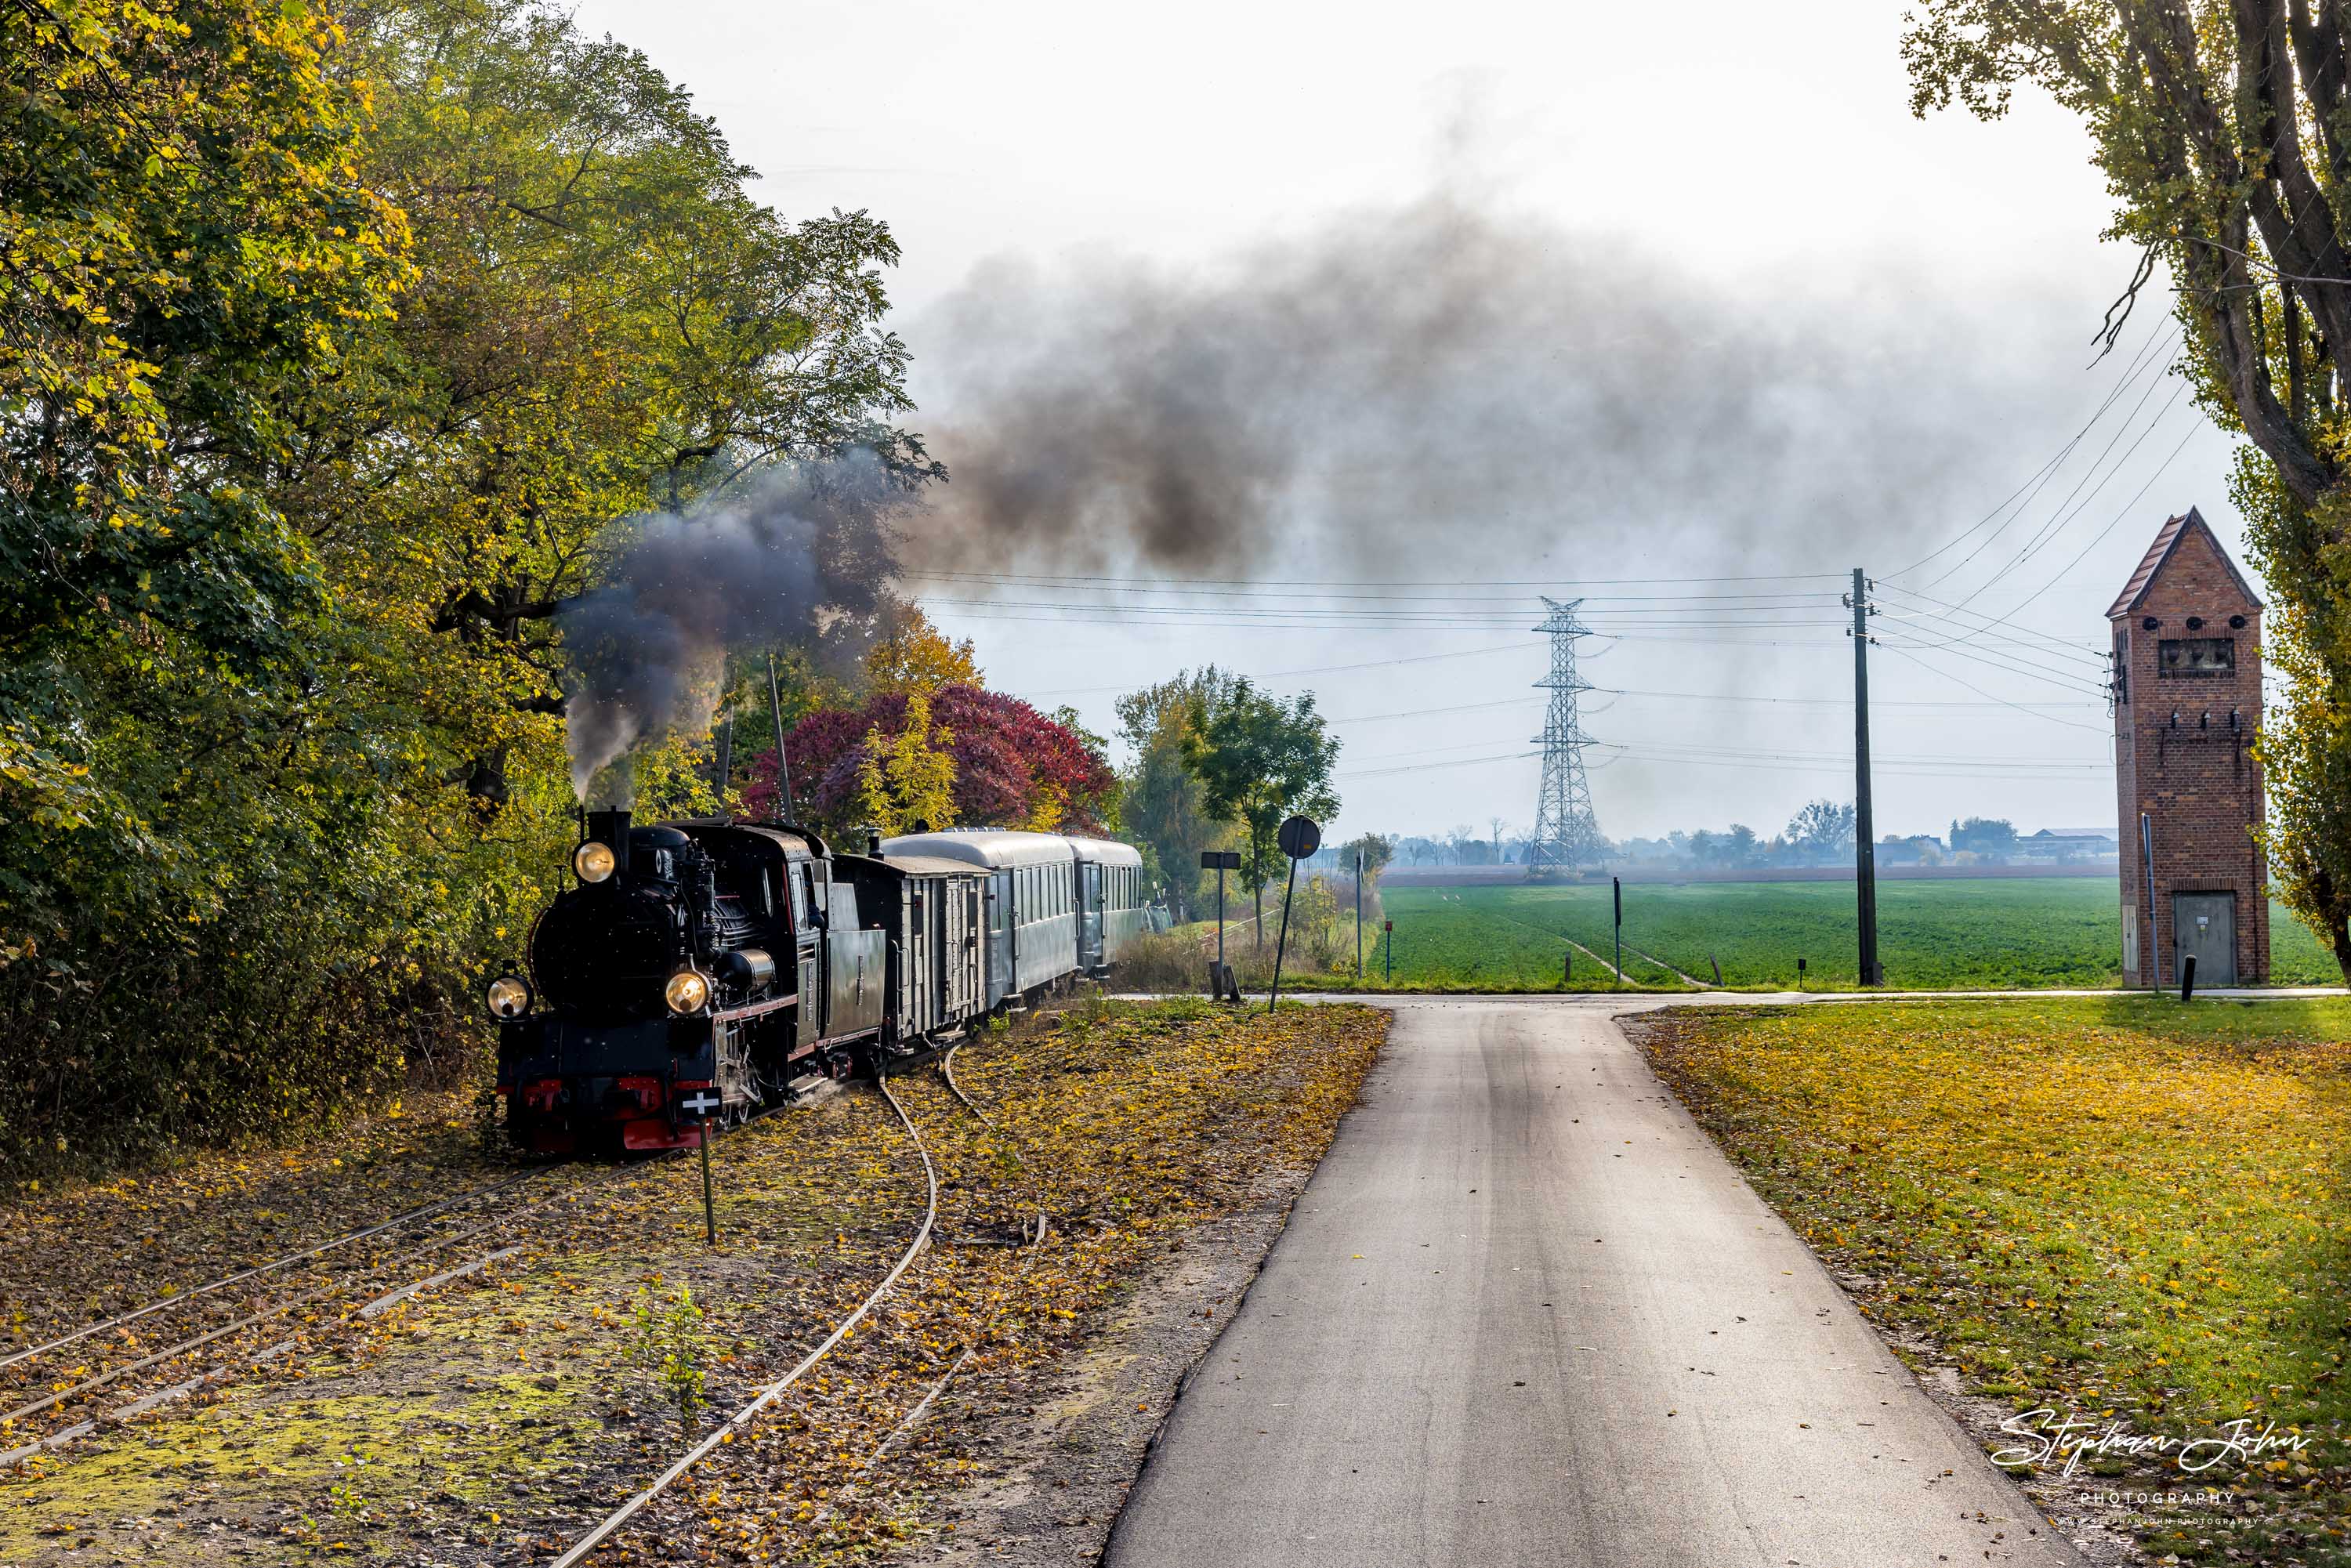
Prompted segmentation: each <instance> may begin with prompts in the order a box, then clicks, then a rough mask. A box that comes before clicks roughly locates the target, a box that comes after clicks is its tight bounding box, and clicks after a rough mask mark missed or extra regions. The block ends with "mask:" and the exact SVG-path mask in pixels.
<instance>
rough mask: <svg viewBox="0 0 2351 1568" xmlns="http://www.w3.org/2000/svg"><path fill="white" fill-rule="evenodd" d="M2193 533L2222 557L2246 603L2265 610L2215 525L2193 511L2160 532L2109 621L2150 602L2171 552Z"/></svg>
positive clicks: (2124, 587) (2132, 574)
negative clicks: (2149, 594) (2150, 593)
mask: <svg viewBox="0 0 2351 1568" xmlns="http://www.w3.org/2000/svg"><path fill="white" fill-rule="evenodd" d="M2191 531H2193V532H2200V533H2201V534H2203V536H2204V538H2205V540H2206V542H2207V543H2209V544H2210V545H2211V547H2212V553H2213V554H2214V555H2216V556H2218V557H2220V564H2221V565H2223V566H2225V567H2227V568H2228V569H2229V575H2230V576H2231V578H2233V579H2234V580H2236V584H2237V591H2239V592H2240V593H2242V594H2243V595H2244V596H2245V599H2246V601H2247V602H2248V603H2250V604H2251V605H2252V607H2253V608H2254V609H2256V610H2259V609H2260V608H2261V607H2262V601H2261V598H2260V596H2259V595H2257V594H2255V593H2254V592H2253V590H2252V585H2251V584H2250V583H2248V582H2246V580H2245V574H2244V573H2242V572H2241V571H2239V570H2237V563H2236V562H2235V561H2233V560H2231V559H2229V552H2228V551H2227V550H2226V549H2222V548H2221V546H2220V539H2219V538H2216V537H2215V536H2214V535H2213V532H2212V525H2210V523H2208V522H2206V521H2205V520H2204V514H2203V513H2201V512H2199V511H2198V510H2197V509H2196V508H2195V507H2189V508H2188V509H2187V510H2186V511H2184V512H2182V513H2180V514H2179V516H2178V517H2173V518H2171V519H2170V520H2169V521H2168V522H2166V523H2165V524H2164V525H2163V527H2162V528H2160V529H2158V530H2157V532H2156V536H2155V542H2154V543H2153V544H2151V545H2149V546H2147V555H2146V557H2145V558H2144V559H2141V560H2140V562H2139V563H2138V570H2137V571H2134V572H2132V573H2131V574H2130V580H2129V581H2128V582H2126V583H2124V584H2123V591H2122V595H2121V597H2119V598H2117V599H2116V601H2115V602H2114V604H2113V606H2112V607H2111V608H2110V609H2108V610H2107V612H2106V619H2107V620H2109V621H2111V620H2113V619H2114V618H2115V617H2116V616H2117V615H2127V614H2129V613H2130V612H2132V611H2134V610H2137V608H2138V607H2139V606H2140V605H2141V604H2142V603H2144V602H2146V600H2147V589H2148V588H2149V587H2150V586H2151V585H2152V584H2153V583H2154V581H2155V574H2156V573H2157V572H2158V571H2161V570H2163V563H2164V562H2165V561H2167V560H2169V559H2171V552H2172V551H2174V550H2176V549H2179V541H2180V540H2181V539H2182V538H2186V537H2187V536H2188V535H2189V533H2190V532H2191Z"/></svg>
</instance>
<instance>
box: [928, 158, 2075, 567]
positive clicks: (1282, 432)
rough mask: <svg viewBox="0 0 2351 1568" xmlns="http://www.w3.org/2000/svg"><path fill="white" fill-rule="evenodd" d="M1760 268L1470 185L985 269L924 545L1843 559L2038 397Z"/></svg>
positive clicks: (934, 321)
mask: <svg viewBox="0 0 2351 1568" xmlns="http://www.w3.org/2000/svg"><path fill="white" fill-rule="evenodd" d="M1752 292H1753V294H1754V296H1755V298H1751V299H1745V298H1733V297H1731V296H1730V295H1729V294H1728V293H1726V292H1725V290H1724V289H1723V288H1722V287H1720V286H1718V285H1713V284H1708V283H1706V282H1702V281H1700V280H1698V279H1696V278H1694V277H1692V276H1690V275H1689V273H1688V272H1687V270H1686V269H1684V268H1682V267H1677V266H1676V265H1673V264H1672V263H1671V262H1670V261H1661V260H1658V259H1657V258H1655V257H1652V256H1641V255H1638V254H1635V253H1634V252H1632V251H1629V250H1628V249H1627V248H1626V247H1625V246H1623V245H1622V244H1620V243H1617V242H1614V241H1612V240H1609V239H1607V238H1605V237H1601V236H1593V235H1574V234H1568V233H1562V232H1560V231H1557V230H1554V229H1552V228H1548V227H1545V226H1541V225H1535V224H1531V223H1520V222H1514V221H1510V220H1506V219H1502V218H1499V217H1496V216H1493V215H1490V214H1484V213H1480V212H1478V211H1474V210H1468V209H1466V208H1465V207H1463V206H1461V205H1459V204H1456V203H1454V202H1451V201H1449V200H1446V199H1431V200H1427V201H1424V202H1421V203H1419V204H1416V205H1412V206H1408V207H1404V208H1400V209H1396V210H1392V211H1387V212H1381V213H1373V214H1357V215H1354V216H1352V217H1348V218H1345V219H1343V220H1340V221H1337V222H1334V223H1332V224H1331V225H1328V226H1326V227H1324V228H1322V229H1320V230H1318V231H1316V232H1313V233H1311V234H1310V235H1307V236H1305V237H1304V238H1302V239H1300V240H1296V241H1291V242H1285V243H1281V244H1276V245H1271V246H1265V247H1263V248H1260V249H1259V250H1257V251H1254V252H1252V253H1250V254H1249V255H1247V256H1243V257H1242V258H1240V259H1239V261H1238V263H1237V264H1235V265H1233V266H1230V267H1223V268H1218V269H1214V270H1213V271H1210V272H1204V273H1199V274H1192V275H1180V274H1176V273H1172V272H1168V271H1165V270H1161V269H1156V268H1154V267H1147V266H1144V265H1141V264H1132V263H1129V264H1117V263H1106V262H1105V261H1103V260H1102V258H1100V257H1092V258H1089V259H1088V261H1087V263H1086V265H1085V267H1084V268H1083V270H1082V271H1081V272H1074V273H1069V274H1061V273H1051V274H1049V273H1045V272H1040V271H1038V270H1036V269H1033V268H1028V267H1021V266H1019V265H1013V264H1001V263H999V264H992V265H990V266H989V267H986V268H983V269H982V271H981V272H980V273H979V274H978V275H977V276H976V277H974V279H973V280H972V281H971V282H970V283H969V284H968V285H967V287H965V288H964V289H963V290H962V291H960V292H959V293H958V294H957V295H956V296H955V297H954V298H951V299H950V300H949V301H947V302H946V303H945V304H943V305H942V306H941V307H940V308H939V309H938V311H937V312H936V314H935V315H934V316H933V317H932V318H930V319H928V320H926V321H925V323H924V324H923V327H922V329H921V330H920V331H918V332H917V334H916V337H917V339H918V343H919V347H920V349H921V359H920V361H919V363H920V366H921V369H922V374H923V376H924V378H925V388H924V392H925V397H924V401H925V409H926V411H927V423H929V425H930V427H931V431H932V434H933V439H934V447H935V450H936V451H937V452H938V454H939V455H941V456H942V457H943V458H944V459H945V460H946V465H947V467H948V470H949V473H950V474H951V475H952V481H951V483H949V484H948V485H947V486H945V487H944V488H942V489H938V490H935V491H934V492H933V494H932V498H931V499H932V506H933V508H934V512H935V516H934V517H933V518H932V519H931V521H930V524H929V525H928V526H927V527H926V528H923V529H921V530H920V531H919V532H918V533H917V534H916V536H915V537H914V538H912V539H911V540H910V549H909V551H908V555H909V564H910V565H912V566H914V567H918V568H920V567H934V568H941V569H945V568H963V569H970V568H982V569H989V568H992V569H993V570H1004V569H1005V568H1006V567H1007V566H1008V565H1025V566H1029V567H1031V568H1034V567H1035V566H1036V564H1037V563H1040V562H1041V561H1044V560H1048V559H1050V560H1055V561H1061V562H1067V563H1070V564H1068V565H1066V566H1061V567H1058V568H1045V569H1044V570H1070V571H1080V572H1083V571H1088V570H1102V569H1106V568H1107V569H1116V568H1118V567H1120V566H1123V565H1132V566H1140V567H1143V568H1144V569H1145V570H1149V569H1154V568H1156V569H1159V570H1169V571H1173V572H1175V573H1179V574H1188V575H1226V576H1254V575H1260V574H1264V575H1279V573H1280V570H1281V569H1282V567H1283V565H1284V564H1285V563H1289V562H1295V561H1296V560H1298V559H1301V558H1307V557H1311V558H1319V559H1323V560H1326V561H1335V562H1344V563H1347V564H1350V565H1353V566H1356V567H1361V568H1364V569H1365V570H1366V574H1367V575H1371V576H1376V577H1380V578H1404V579H1409V578H1410V577H1412V576H1413V575H1414V574H1415V573H1416V572H1420V571H1426V570H1430V568H1431V567H1432V566H1434V565H1442V566H1443V567H1444V568H1445V570H1443V571H1442V573H1441V574H1440V575H1442V576H1444V577H1447V578H1459V577H1468V576H1474V575H1476V574H1477V573H1479V571H1492V572H1494V573H1495V575H1497V576H1505V577H1507V576H1510V575H1514V574H1513V573H1512V572H1511V571H1510V570H1503V569H1506V568H1510V567H1514V566H1520V565H1524V564H1529V563H1531V562H1533V561H1536V560H1540V559H1541V556H1542V554H1543V553H1544V552H1545V551H1547V550H1548V551H1552V552H1554V553H1553V554H1552V570H1554V571H1557V572H1558V573H1559V574H1560V575H1562V576H1572V575H1592V576H1613V575H1618V574H1619V571H1620V570H1621V569H1622V568H1623V566H1624V564H1625V563H1624V562H1623V561H1622V560H1615V561H1611V560H1608V559H1605V558H1604V557H1601V556H1598V555H1595V554H1593V553H1592V552H1593V550H1594V549H1595V548H1605V547H1609V546H1612V545H1614V546H1617V547H1623V546H1627V545H1631V544H1634V543H1635V542H1637V543H1638V545H1639V546H1640V547H1641V548H1642V549H1644V550H1649V551H1657V552H1660V553H1659V554H1657V555H1656V556H1655V557H1653V563H1654V564H1653V567H1652V568H1651V570H1658V571H1665V572H1670V571H1675V570H1695V569H1696V568H1697V565H1698V563H1701V562H1709V561H1710V562H1714V563H1716V564H1717V565H1719V567H1721V568H1723V569H1725V570H1737V569H1738V567H1739V565H1740V563H1741V562H1742V561H1743V560H1745V559H1748V558H1750V557H1770V558H1775V559H1787V557H1788V554H1789V552H1790V550H1791V549H1797V550H1801V551H1802V552H1803V553H1804V555H1805V556H1806V557H1807V558H1808V559H1809V558H1811V557H1815V556H1824V555H1826V556H1827V559H1828V560H1829V564H1830V565H1832V566H1836V565H1844V564H1848V562H1847V560H1846V559H1845V557H1844V551H1843V550H1842V549H1840V550H1837V551H1836V552H1835V553H1834V555H1828V554H1827V550H1826V547H1830V546H1833V545H1838V544H1840V543H1843V542H1845V541H1855V542H1858V541H1859V540H1860V539H1863V538H1868V539H1872V540H1876V539H1883V538H1886V536H1887V535H1888V534H1891V533H1896V532H1901V531H1906V530H1910V529H1925V528H1941V527H1943V526H1944V525H1945V523H1946V522H1947V520H1948V516H1949V514H1948V513H1945V512H1942V511H1939V510H1938V509H1937V508H1936V507H1934V506H1933V505H1932V502H1933V500H1934V499H1936V498H1937V497H1936V496H1935V492H1937V491H1938V489H1941V488H1943V487H1946V486H1950V487H1952V488H1953V489H1954V491H1955V493H1956V494H1958V495H1960V496H1963V497H1968V498H1972V497H1973V496H1974V494H1975V492H1976V490H1978V489H1980V487H1981V486H1980V483H1978V482H1977V481H1979V480H1980V463H1981V462H1982V460H1983V459H1984V458H1985V457H1986V456H1987V455H1990V454H1991V453H1993V452H1995V451H1999V450H2001V445H2000V444H1998V443H1997V440H1996V437H1997V436H1998V435H2000V434H2009V435H2011V436H2013V435H2014V434H2015V433H2016V429H2017V428H2018V427H2020V426H2022V425H2023V424H2024V423H2026V421H2027V420H2028V419H2029V418H2030V417H2031V416H2032V414H2033V413H2037V412H2038V411H2032V410H2023V409H2019V408H2017V407H2016V406H2015V400H2014V396H2013V393H2012V392H2005V391H2004V390H2002V389H1998V388H1994V387H1988V386H1984V385H1980V384H1966V383H1965V382H1963V380H1961V379H1959V372H1957V371H1956V370H1955V367H1958V366H1962V365H1965V364H1969V363H1971V362H1972V363H1980V362H1981V361H1983V359H1984V358H1986V357H1987V350H1991V351H1993V352H1996V351H1997V345H1996V343H1988V342H1987V341H1986V339H1987V336H1988V334H1987V332H1986V326H1985V323H1984V322H1983V321H1981V320H1977V321H1966V320H1961V319H1959V318H1957V317H1956V316H1952V315H1947V314H1942V313H1938V311H1936V310H1935V309H1934V308H1932V307H1931V306H1928V308H1919V307H1917V305H1916V304H1915V303H1906V305H1905V307H1904V308H1902V309H1901V310H1900V311H1899V312H1897V311H1896V310H1894V309H1892V308H1882V307H1881V308H1873V307H1871V306H1870V305H1868V304H1867V303H1865V302H1860V301H1855V300H1851V299H1843V298H1826V297H1824V296H1823V295H1818V294H1815V295H1814V296H1813V297H1811V298H1804V297H1801V296H1798V297H1794V298H1791V297H1790V296H1789V295H1788V294H1787V293H1786V292H1785V291H1767V290H1765V289H1764V288H1763V287H1761V285H1760V283H1759V284H1758V286H1757V287H1755V288H1754V289H1753V291H1752ZM2014 316H2015V310H2014V308H2012V307H2011V308H2009V309H2008V311H2007V313H2006V317H2007V321H2008V322H2009V323H2010V324H2013V319H2014ZM2019 379H2020V380H2022V379H2025V378H2021V377H2020V378H2019ZM1993 425H2004V426H2006V427H2007V428H2006V429H2005V430H2004V431H2001V430H1995V429H1992V428H1990V426H1993ZM1962 479H1965V480H1967V481H1969V483H1968V484H1966V485H1965V486H1961V485H1959V483H1958V482H1959V481H1960V480H1962ZM1465 552H1468V553H1465ZM1612 567H1613V568H1615V569H1619V570H1607V569H1609V568H1612ZM1515 575H1520V576H1524V575H1528V574H1526V573H1524V572H1518V573H1516V574H1515Z"/></svg>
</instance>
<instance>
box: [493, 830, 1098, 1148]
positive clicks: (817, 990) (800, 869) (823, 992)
mask: <svg viewBox="0 0 2351 1568" xmlns="http://www.w3.org/2000/svg"><path fill="white" fill-rule="evenodd" d="M867 849H868V852H866V853H864V854H862V855H861V854H851V853H844V852H840V851H836V850H834V849H832V848H831V847H830V846H828V845H827V844H826V843H825V841H823V840H822V839H821V838H820V837H819V836H818V835H817V834H816V833H814V832H811V831H810V830H808V829H807V828H804V827H799V826H796V825H792V824H789V823H783V822H762V821H734V820H731V819H723V818H718V819H696V820H687V821H674V822H662V823H657V824H654V825H651V826H643V827H640V826H636V825H634V824H633V823H632V821H631V814H630V813H629V812H627V811H624V810H610V811H591V812H590V813H588V814H587V816H586V817H585V819H584V821H583V828H582V833H581V838H580V843H579V845H578V847H577V848H576V849H574V850H573V851H572V854H571V871H572V874H573V876H574V877H575V879H576V880H577V885H575V886H573V887H571V888H569V889H568V890H566V891H565V892H563V893H562V894H559V895H557V897H556V899H555V901H554V902H553V903H551V904H549V905H548V907H547V908H546V909H545V910H544V911H543V912H541V914H540V915H539V917H538V923H537V925H534V926H533V927H532V930H531V935H530V942H529V965H528V969H529V975H528V977H527V978H526V977H524V976H523V975H521V974H512V973H510V974H506V975H501V976H499V977H497V978H496V979H494V980H492V981H491V982H490V983H489V986H488V988H487V992H486V1001H487V1004H488V1007H489V1011H490V1013H491V1015H492V1016H493V1017H494V1018H496V1019H497V1025H498V1071H497V1092H498V1093H499V1094H500V1095H502V1096H504V1097H505V1099H506V1102H507V1117H506V1121H507V1135H508V1137H509V1138H510V1139H511V1140H512V1141H513V1142H514V1144H515V1145H517V1146H518V1147H521V1148H525V1149H528V1150H531V1151H534V1152H537V1153H542V1154H564V1153H570V1152H573V1151H576V1150H586V1149H593V1148H612V1147H618V1148H622V1149H630V1150H655V1149H674V1148H691V1147H693V1146H695V1145H696V1144H698V1143H699V1142H700V1141H701V1137H702V1132H703V1128H704V1127H705V1125H708V1124H713V1123H719V1124H724V1123H726V1122H729V1121H736V1120H739V1119H741V1118H742V1117H744V1116H746V1115H747V1114H748V1113H750V1112H751V1111H752V1110H753V1109H754V1108H756V1107H758V1106H759V1105H761V1104H764V1103H774V1102H776V1101H778V1100H779V1099H784V1098H788V1097H789V1096H791V1095H792V1094H794V1093H795V1092H799V1091H801V1090H805V1089H806V1088H809V1087H810V1086H812V1085H813V1084H814V1083H816V1082H821V1080H823V1079H824V1078H828V1077H835V1078H837V1077H846V1076H848V1075H850V1074H852V1073H854V1072H858V1071H872V1070H873V1069H874V1068H875V1067H877V1066H880V1065H886V1064H887V1063H888V1062H889V1061H893V1060H897V1059H903V1058H905V1057H909V1056H914V1055H917V1054H919V1053H921V1052H923V1051H926V1050H930V1049H932V1048H934V1047H935V1046H938V1045H943V1044H946V1043H947V1042H949V1041H952V1040H957V1039H959V1038H961V1037H962V1035H963V1033H964V1032H965V1030H967V1029H968V1028H969V1027H970V1026H971V1025H972V1024H973V1023H974V1022H975V1021H976V1020H977V1019H983V1018H986V1017H987V1016H989V1015H991V1014H1000V1013H1005V1012H1011V1011H1019V1010H1021V1009H1024V1008H1025V1007H1026V1006H1027V1004H1028V1003H1029V1001H1030V1000H1032V999H1034V998H1037V997H1038V996H1039V995H1040V994H1042V993H1044V992H1046V991H1048V990H1051V989H1056V988H1065V987H1067V986H1069V985H1070V984H1071V983H1072V982H1073V981H1074V980H1076V979H1078V978H1081V977H1102V976H1104V975H1106V974H1108V973H1109V971H1110V968H1111V966H1112V965H1113V963H1115V962H1116V960H1117V957H1118V954H1119V952H1120V950H1121V948H1123V946H1125V944H1126V942H1127V941H1128V939H1129V938H1130V937H1132V936H1134V933H1135V932H1136V931H1137V930H1139V929H1140V928H1141V927H1142V925H1143V921H1144V891H1145V890H1144V886H1143V862H1142V857H1141V856H1140V855H1138V854H1137V853H1136V852H1135V851H1134V849H1132V848H1131V847H1129V846H1128V845H1125V844H1120V843H1113V842H1109V841H1104V840H1100V839H1085V838H1071V837H1066V836H1063V835H1061V834H1056V833H1031V832H1005V831H946V832H932V833H921V834H914V835H911V836H908V837H904V838H894V839H890V840H886V841H885V840H882V839H879V838H874V839H871V840H869V841H868V846H867Z"/></svg>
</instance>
